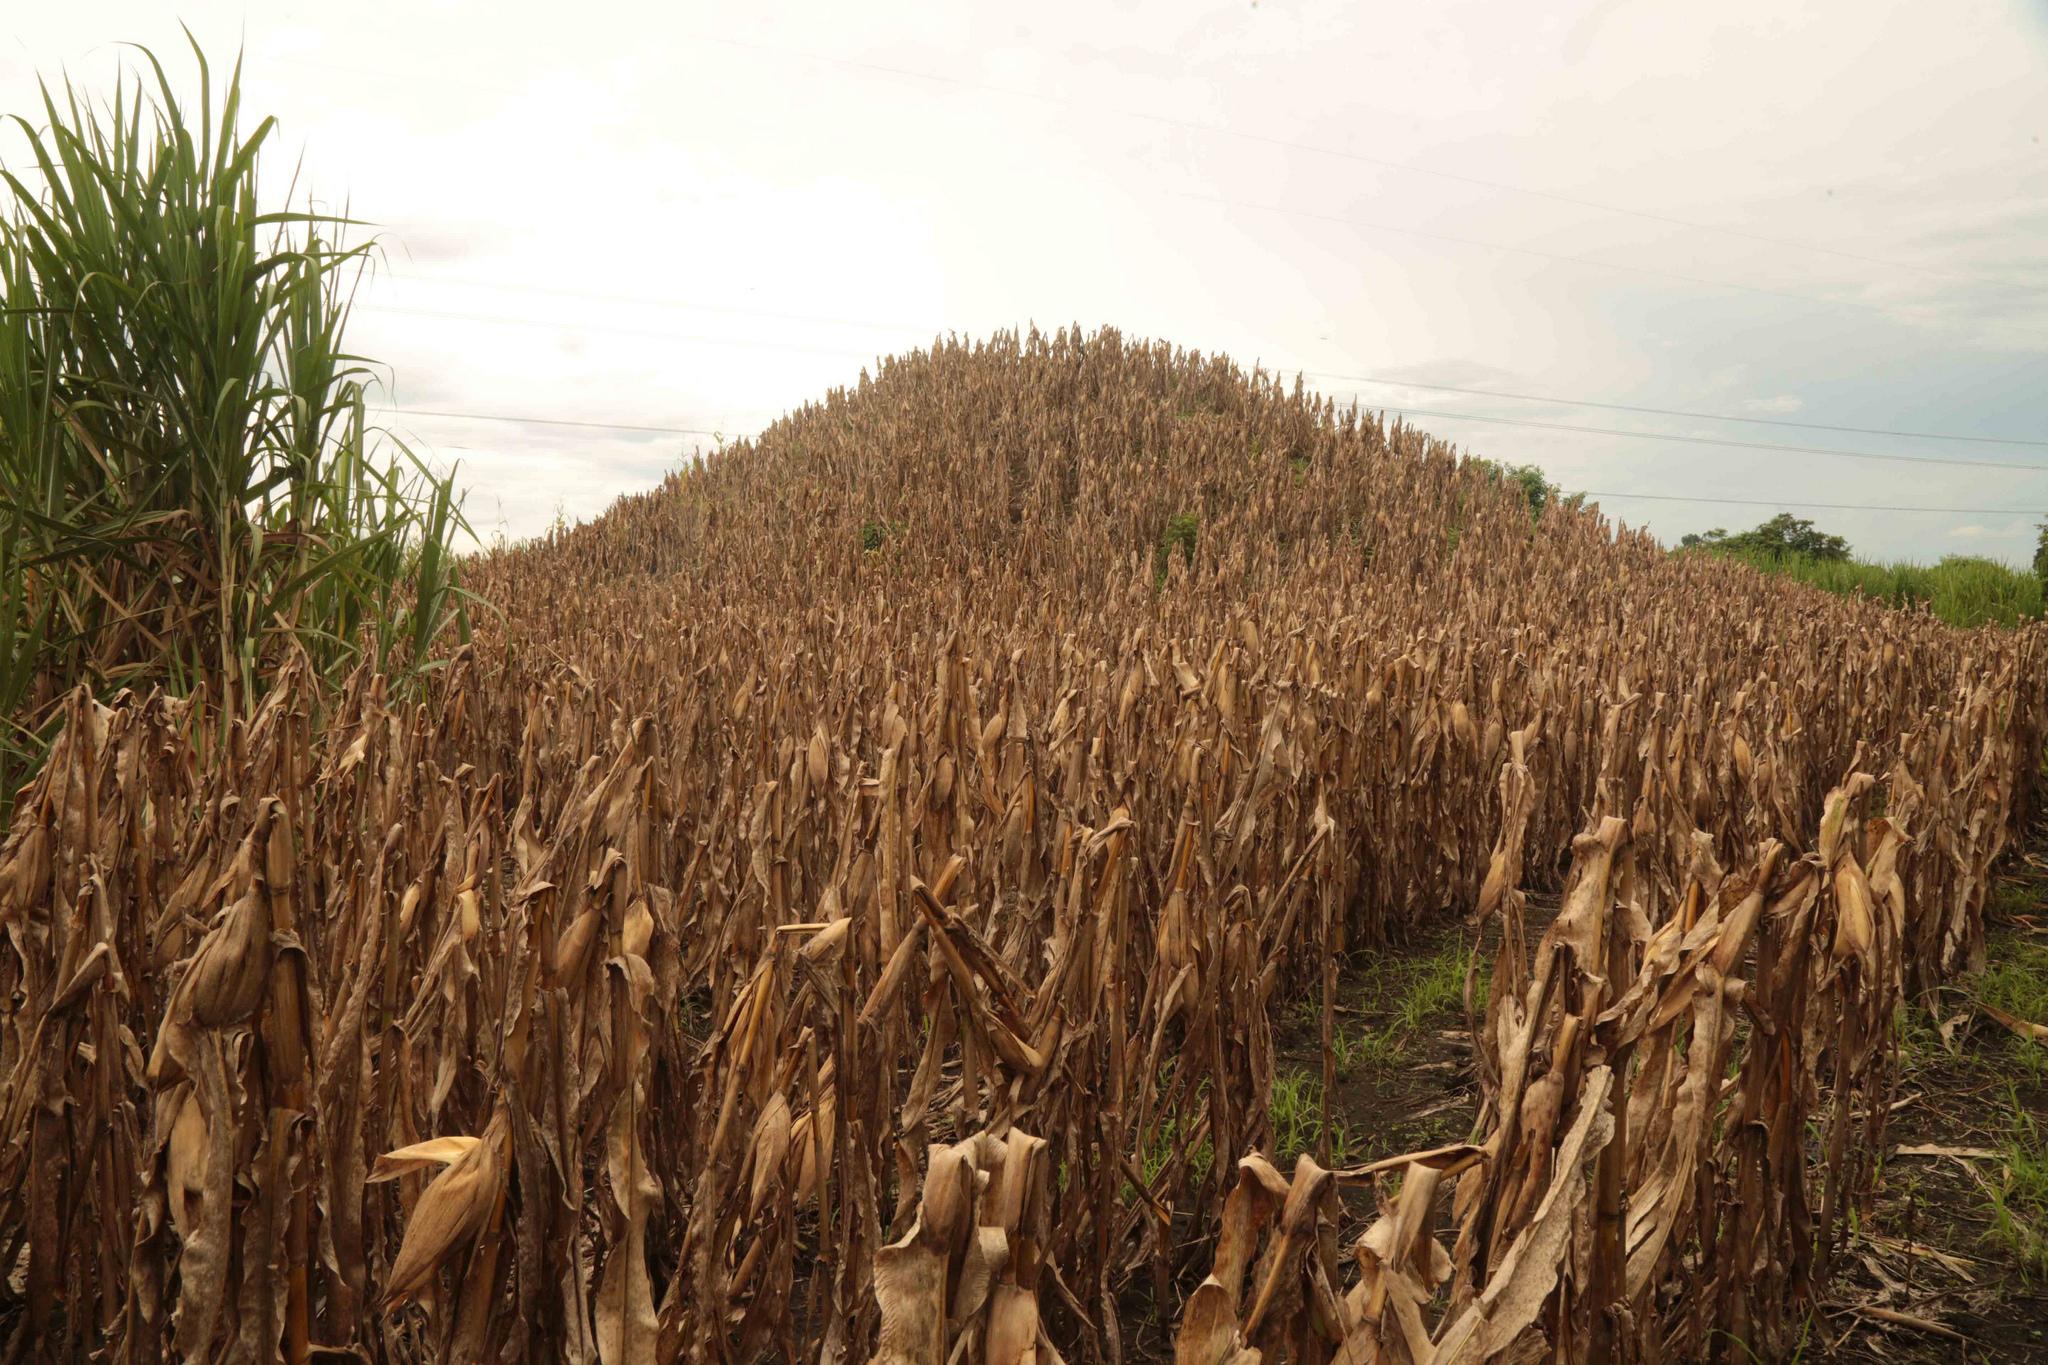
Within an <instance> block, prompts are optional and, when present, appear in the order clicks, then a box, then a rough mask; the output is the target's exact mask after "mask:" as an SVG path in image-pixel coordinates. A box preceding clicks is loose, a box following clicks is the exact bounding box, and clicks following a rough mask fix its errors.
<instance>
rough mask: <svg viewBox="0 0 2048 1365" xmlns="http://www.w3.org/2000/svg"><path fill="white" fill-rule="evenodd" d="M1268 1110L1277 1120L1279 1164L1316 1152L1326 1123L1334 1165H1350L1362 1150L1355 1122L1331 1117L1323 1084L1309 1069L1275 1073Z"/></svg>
mask: <svg viewBox="0 0 2048 1365" xmlns="http://www.w3.org/2000/svg"><path fill="white" fill-rule="evenodd" d="M1266 1111H1267V1115H1268V1117H1269V1118H1271V1119H1272V1122H1273V1155H1274V1156H1275V1157H1276V1158H1278V1161H1276V1163H1275V1164H1279V1163H1280V1162H1289V1161H1292V1160H1293V1159H1294V1158H1295V1157H1297V1156H1299V1155H1300V1154H1301V1153H1303V1152H1313V1151H1315V1149H1316V1143H1317V1141H1318V1140H1319V1139H1320V1138H1321V1137H1322V1135H1323V1128H1324V1126H1325V1125H1326V1124H1327V1125H1328V1127H1329V1130H1330V1160H1331V1161H1332V1162H1333V1163H1334V1164H1336V1165H1339V1166H1345V1165H1349V1164H1350V1162H1351V1157H1352V1154H1353V1152H1355V1151H1356V1150H1358V1147H1359V1142H1358V1136H1357V1135H1356V1134H1354V1133H1353V1132H1352V1130H1351V1125H1350V1124H1349V1123H1347V1122H1345V1121H1344V1120H1343V1119H1341V1118H1332V1117H1331V1116H1330V1114H1329V1111H1328V1108H1327V1106H1325V1105H1324V1103H1323V1083H1322V1082H1321V1081H1319V1080H1317V1079H1316V1078H1315V1077H1314V1076H1311V1075H1309V1074H1308V1073H1307V1072H1306V1071H1288V1072H1283V1073H1282V1074H1280V1075H1278V1076H1275V1077H1274V1078H1273V1095H1272V1098H1271V1100H1270V1101H1269V1102H1268V1103H1267V1106H1266ZM1282 1169H1283V1170H1284V1169H1285V1167H1284V1166H1282Z"/></svg>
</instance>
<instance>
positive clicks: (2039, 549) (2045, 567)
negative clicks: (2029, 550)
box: [2034, 521, 2048, 583]
mask: <svg viewBox="0 0 2048 1365" xmlns="http://www.w3.org/2000/svg"><path fill="white" fill-rule="evenodd" d="M2034 577H2036V578H2038V579H2040V580H2041V581H2042V582H2043V583H2048V521H2044V522H2042V523H2041V533H2040V536H2039V538H2038V539H2036V540H2035V541H2034Z"/></svg>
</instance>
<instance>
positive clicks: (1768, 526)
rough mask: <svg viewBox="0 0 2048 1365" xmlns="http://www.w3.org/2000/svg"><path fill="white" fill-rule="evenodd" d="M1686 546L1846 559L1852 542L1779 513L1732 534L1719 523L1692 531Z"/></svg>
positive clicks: (1682, 542) (1684, 542) (1683, 540)
mask: <svg viewBox="0 0 2048 1365" xmlns="http://www.w3.org/2000/svg"><path fill="white" fill-rule="evenodd" d="M1678 543H1679V546H1680V547H1681V548H1683V549H1688V550H1690V549H1703V550H1730V551H1733V552H1735V553H1737V554H1764V555H1774V556H1778V557H1781V558H1793V559H1818V560H1845V559H1847V558H1848V557H1849V542H1848V541H1846V540H1844V539H1843V538H1842V537H1840V536H1834V535H1829V534H1828V533H1827V532H1826V531H1823V530H1821V529H1819V528H1818V527H1816V526H1815V525H1814V524H1813V523H1812V522H1811V521H1809V520H1807V519H1806V518H1805V517H1795V516H1793V515H1792V514H1791V513H1790V512H1780V513H1778V515H1777V516H1775V517H1772V518H1771V519H1770V520H1769V521H1767V522H1765V523H1764V524H1763V525H1761V526H1758V527H1755V528H1754V529H1752V530H1748V531H1744V532H1742V533H1741V534H1739V535H1732V536H1731V535H1729V534H1728V533H1727V532H1726V531H1724V530H1722V529H1721V528H1720V527H1718V526H1716V527H1715V528H1714V529H1713V530H1711V531H1704V532H1699V531H1696V532H1692V533H1690V534H1688V535H1686V536H1684V537H1682V538H1681V539H1680V540H1679V542H1678Z"/></svg>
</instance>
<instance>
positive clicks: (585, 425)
mask: <svg viewBox="0 0 2048 1365" xmlns="http://www.w3.org/2000/svg"><path fill="white" fill-rule="evenodd" d="M388 411H391V412H398V413H404V414H406V415H407V416H413V417H443V418H451V419H457V420H467V421H478V422H523V423H531V424H533V425H536V426H556V427H576V428H582V429H586V430H593V431H629V432H645V433H649V434H653V435H661V436H713V437H716V436H720V435H722V434H723V433H720V432H716V431H709V430H705V429H703V428H701V427H667V426H655V425H650V424H644V423H637V422H598V421H591V420H587V419H582V418H567V417H527V416H519V415H515V414H510V413H488V412H454V411H447V410H439V409H430V408H397V407H394V408H391V409H388ZM1380 411H1382V412H1387V413H1392V414H1394V415H1395V416H1400V417H1416V416H1423V417H1448V418H1451V419H1453V420H1458V421H1469V422H1497V423H1505V424H1507V425H1510V426H1523V427H1540V428H1543V429H1545V430H1549V431H1571V432H1578V433H1582V434H1586V435H1593V436H1619V437H1624V438H1629V437H1634V438H1640V439H1642V440H1649V441H1682V442H1685V443H1687V444H1690V445H1713V446H1736V447H1740V448H1742V449H1746V450H1776V451H1784V452H1790V453H1794V454H1807V455H1836V456H1840V457H1842V458H1843V459H1854V460H1889V461H1894V462H1898V463H1903V464H1937V465H1960V466H1966V467H1980V468H1988V469H2016V470H2021V471H2023V472H2026V473H2031V474H2048V466H2043V465H2030V464H2012V463H2006V462H2001V461H1997V460H1954V459H1945V458H1942V457H1940V456H1934V455H1886V454H1881V453H1879V452H1876V451H1865V450H1831V449H1829V448H1827V447H1826V446H1791V445H1779V444H1776V443H1773V442H1767V441H1732V440H1722V439H1718V438H1715V437H1711V436H1680V435H1676V434H1674V433H1670V432H1655V431H1622V430H1619V429H1617V428H1613V427H1587V426H1577V425H1573V424H1570V423H1564V422H1538V421H1534V420H1531V419H1527V418H1517V417H1486V416H1481V415H1479V414H1477V413H1464V412H1445V411H1443V410H1442V409H1439V408H1383V409H1380ZM1617 496H1619V495H1617Z"/></svg>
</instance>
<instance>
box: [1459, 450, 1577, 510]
mask: <svg viewBox="0 0 2048 1365" xmlns="http://www.w3.org/2000/svg"><path fill="white" fill-rule="evenodd" d="M1474 463H1475V464H1477V465H1478V466H1479V469H1480V472H1481V473H1483V474H1484V475H1485V476H1486V477H1487V479H1488V480H1489V481H1490V482H1493V483H1511V484H1514V485H1516V486H1517V487H1519V488H1520V489H1521V490H1522V496H1523V498H1525V499H1527V501H1528V503H1529V519H1530V520H1531V521H1534V520H1537V519H1538V518H1540V517H1541V516H1542V515H1543V513H1544V512H1545V511H1546V510H1548V509H1549V508H1551V507H1554V506H1556V507H1574V508H1575V507H1578V506H1580V505H1581V504H1583V503H1584V502H1585V499H1586V495H1585V494H1584V493H1569V494H1568V493H1566V492H1565V491H1564V490H1563V489H1562V488H1559V487H1558V486H1557V485H1556V484H1555V483H1553V482H1551V479H1550V476H1549V475H1548V474H1545V473H1544V472H1543V471H1542V470H1541V469H1539V468H1537V467H1536V466H1535V465H1533V464H1503V463H1501V462H1500V461H1499V460H1486V459H1476V460H1474Z"/></svg>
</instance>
